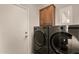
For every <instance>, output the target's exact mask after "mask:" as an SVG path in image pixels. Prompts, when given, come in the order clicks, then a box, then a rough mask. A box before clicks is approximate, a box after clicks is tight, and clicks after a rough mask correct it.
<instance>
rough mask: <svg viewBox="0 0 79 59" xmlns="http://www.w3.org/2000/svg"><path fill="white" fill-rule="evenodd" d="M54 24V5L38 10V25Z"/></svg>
mask: <svg viewBox="0 0 79 59" xmlns="http://www.w3.org/2000/svg"><path fill="white" fill-rule="evenodd" d="M47 25H55V6H54V5H50V6H47V7H45V8H43V9H41V10H40V26H47Z"/></svg>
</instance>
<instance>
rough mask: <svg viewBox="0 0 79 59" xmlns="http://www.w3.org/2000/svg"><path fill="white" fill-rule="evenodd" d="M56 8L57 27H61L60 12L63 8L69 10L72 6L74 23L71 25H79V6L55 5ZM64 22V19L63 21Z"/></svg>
mask: <svg viewBox="0 0 79 59" xmlns="http://www.w3.org/2000/svg"><path fill="white" fill-rule="evenodd" d="M55 6H56V17H55V18H56V19H55V20H56V22H55V24H56V25H61V19H60V10H61V9H63V8H67V7H69V6H72V14H71V16H72V21H71V22H70V25H75V24H79V11H78V10H79V4H55ZM63 20H64V19H63Z"/></svg>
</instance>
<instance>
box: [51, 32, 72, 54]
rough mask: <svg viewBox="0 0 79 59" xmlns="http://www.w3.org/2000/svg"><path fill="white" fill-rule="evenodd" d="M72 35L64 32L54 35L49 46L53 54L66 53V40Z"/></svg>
mask: <svg viewBox="0 0 79 59" xmlns="http://www.w3.org/2000/svg"><path fill="white" fill-rule="evenodd" d="M71 37H72V35H71V34H69V33H66V32H57V33H54V34H53V35H52V36H51V38H50V45H51V48H52V50H54V52H55V53H63V54H64V53H68V47H67V44H68V39H71Z"/></svg>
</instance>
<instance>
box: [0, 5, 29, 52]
mask: <svg viewBox="0 0 79 59" xmlns="http://www.w3.org/2000/svg"><path fill="white" fill-rule="evenodd" d="M28 27H29V26H28V9H24V8H22V7H20V6H16V5H0V53H28V37H25V36H28Z"/></svg>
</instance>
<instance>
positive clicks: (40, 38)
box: [33, 30, 46, 53]
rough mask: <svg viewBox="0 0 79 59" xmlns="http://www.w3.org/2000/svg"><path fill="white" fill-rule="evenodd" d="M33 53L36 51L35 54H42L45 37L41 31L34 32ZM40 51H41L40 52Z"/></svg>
mask: <svg viewBox="0 0 79 59" xmlns="http://www.w3.org/2000/svg"><path fill="white" fill-rule="evenodd" d="M33 42H34V47H33V48H34V51H37V53H43V52H42V50H43V49H42V48H43V46H44V45H45V43H46V39H45V35H44V33H43V32H42V31H39V30H38V31H35V32H34V41H33ZM41 49H42V50H41Z"/></svg>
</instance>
